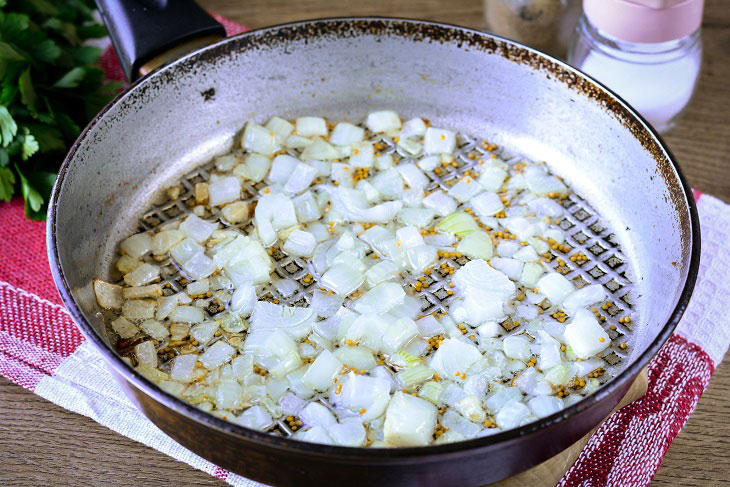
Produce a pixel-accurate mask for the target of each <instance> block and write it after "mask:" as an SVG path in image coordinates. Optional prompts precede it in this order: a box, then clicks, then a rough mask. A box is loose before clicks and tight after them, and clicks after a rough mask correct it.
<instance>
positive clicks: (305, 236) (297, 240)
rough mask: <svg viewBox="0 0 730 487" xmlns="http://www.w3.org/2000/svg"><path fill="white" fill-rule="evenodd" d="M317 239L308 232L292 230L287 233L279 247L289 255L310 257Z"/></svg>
mask: <svg viewBox="0 0 730 487" xmlns="http://www.w3.org/2000/svg"><path fill="white" fill-rule="evenodd" d="M315 245H317V241H316V239H315V238H314V235H312V234H311V233H309V232H305V231H303V230H294V231H293V232H291V233H290V234H289V236H288V237H287V239H286V242H284V245H282V247H281V249H282V250H283V251H284V252H286V253H287V254H289V255H296V256H298V257H311V255H312V252H314V247H315Z"/></svg>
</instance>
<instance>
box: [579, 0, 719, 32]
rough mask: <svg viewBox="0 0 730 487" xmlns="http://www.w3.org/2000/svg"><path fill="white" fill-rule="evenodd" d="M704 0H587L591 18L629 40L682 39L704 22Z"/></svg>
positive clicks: (587, 11) (584, 0)
mask: <svg viewBox="0 0 730 487" xmlns="http://www.w3.org/2000/svg"><path fill="white" fill-rule="evenodd" d="M704 4H705V2H704V0H583V10H584V11H585V14H586V17H588V20H590V22H591V23H592V24H593V25H595V26H596V27H597V28H598V29H600V30H602V31H603V32H605V33H606V34H608V35H610V36H612V37H615V38H617V39H621V40H622V41H627V42H637V43H656V42H667V41H672V40H675V39H681V38H682V37H686V36H688V35H690V34H692V33H693V32H694V31H696V30H697V29H699V28H700V25H701V24H702V10H703V8H704Z"/></svg>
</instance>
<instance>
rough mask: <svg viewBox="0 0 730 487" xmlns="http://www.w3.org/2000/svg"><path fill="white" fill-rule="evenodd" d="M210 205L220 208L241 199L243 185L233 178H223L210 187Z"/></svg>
mask: <svg viewBox="0 0 730 487" xmlns="http://www.w3.org/2000/svg"><path fill="white" fill-rule="evenodd" d="M208 194H209V196H208V204H209V205H210V206H220V205H223V204H225V203H231V202H233V201H236V200H238V199H240V198H241V183H240V182H239V181H238V178H235V177H233V176H229V177H222V178H220V179H218V180H216V181H215V182H212V183H210V184H209V185H208Z"/></svg>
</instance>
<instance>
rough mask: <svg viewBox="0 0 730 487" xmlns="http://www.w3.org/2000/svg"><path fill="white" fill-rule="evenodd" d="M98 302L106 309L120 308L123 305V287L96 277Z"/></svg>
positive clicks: (95, 291) (95, 289)
mask: <svg viewBox="0 0 730 487" xmlns="http://www.w3.org/2000/svg"><path fill="white" fill-rule="evenodd" d="M94 293H95V294H96V302H97V303H98V304H99V306H101V307H102V308H104V309H119V308H121V306H122V287H121V286H117V285H116V284H110V283H108V282H104V281H102V280H101V279H94Z"/></svg>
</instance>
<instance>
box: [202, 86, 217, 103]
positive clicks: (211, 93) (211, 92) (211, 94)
mask: <svg viewBox="0 0 730 487" xmlns="http://www.w3.org/2000/svg"><path fill="white" fill-rule="evenodd" d="M200 96H202V97H203V100H205V101H211V100H212V99H213V98H215V88H208V89H207V90H205V91H201V92H200Z"/></svg>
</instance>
